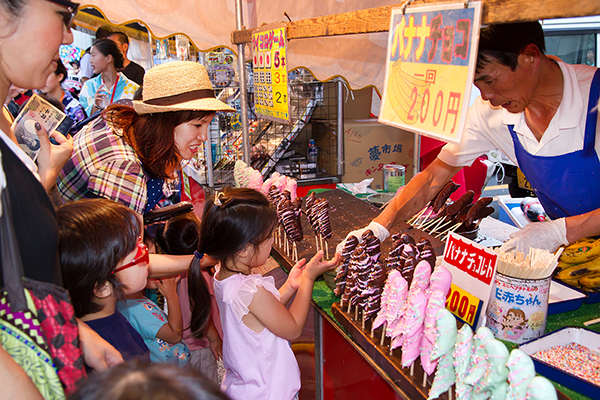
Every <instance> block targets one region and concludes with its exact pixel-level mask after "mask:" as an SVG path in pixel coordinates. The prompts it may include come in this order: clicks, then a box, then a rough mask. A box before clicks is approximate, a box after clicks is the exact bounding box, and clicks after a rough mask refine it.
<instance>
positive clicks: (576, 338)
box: [519, 327, 600, 399]
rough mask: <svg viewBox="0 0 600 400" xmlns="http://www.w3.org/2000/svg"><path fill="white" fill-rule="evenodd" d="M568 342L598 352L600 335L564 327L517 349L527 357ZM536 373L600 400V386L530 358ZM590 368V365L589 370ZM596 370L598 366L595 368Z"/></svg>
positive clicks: (576, 328) (599, 350)
mask: <svg viewBox="0 0 600 400" xmlns="http://www.w3.org/2000/svg"><path fill="white" fill-rule="evenodd" d="M570 342H575V343H579V344H581V345H583V346H585V347H587V348H588V349H590V350H592V351H595V352H600V334H599V333H596V332H594V331H591V330H589V329H585V328H579V327H565V328H562V329H559V330H557V331H554V332H552V333H549V334H547V335H544V336H542V337H540V338H538V339H535V340H532V341H529V342H527V343H524V344H522V345H521V346H520V347H519V348H520V349H521V350H522V351H523V352H525V353H526V354H528V355H530V356H531V355H532V354H533V353H535V352H536V351H540V350H544V349H547V348H550V347H553V346H560V345H566V344H568V343H570ZM531 359H532V360H533V363H534V364H535V370H536V372H537V373H539V374H541V375H544V376H545V377H546V378H548V379H550V380H553V381H555V382H558V383H560V384H562V385H564V386H566V387H568V388H570V389H573V390H575V391H577V392H579V393H581V394H583V395H585V396H588V397H590V398H592V399H600V386H598V385H595V384H593V383H592V382H589V381H586V380H584V379H582V378H579V377H577V376H575V375H573V374H572V373H570V372H567V371H564V370H561V369H558V368H556V367H553V366H551V365H550V364H547V363H545V362H543V361H539V360H536V359H535V358H533V357H531ZM591 367H592V366H591V365H590V368H591ZM596 368H598V366H596Z"/></svg>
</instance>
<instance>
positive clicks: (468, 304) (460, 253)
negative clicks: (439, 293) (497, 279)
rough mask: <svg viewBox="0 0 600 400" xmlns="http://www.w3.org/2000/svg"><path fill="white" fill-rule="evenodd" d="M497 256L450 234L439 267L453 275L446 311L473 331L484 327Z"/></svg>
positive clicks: (467, 240)
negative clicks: (484, 316)
mask: <svg viewBox="0 0 600 400" xmlns="http://www.w3.org/2000/svg"><path fill="white" fill-rule="evenodd" d="M497 261H498V255H497V254H496V252H495V251H493V250H490V249H487V248H486V247H483V246H481V245H479V244H477V243H475V242H473V241H471V240H469V239H466V238H464V237H462V236H459V235H457V234H455V233H450V235H449V236H448V240H447V241H446V247H445V249H444V258H443V260H442V265H443V266H444V267H446V268H448V270H449V271H450V272H451V273H452V288H451V289H450V293H449V294H448V297H447V299H446V308H447V309H448V310H450V311H451V312H452V313H453V314H454V315H455V316H456V317H457V318H458V319H460V320H461V321H463V322H464V323H466V324H469V325H470V326H471V327H472V328H473V330H476V329H477V328H479V327H480V326H481V325H482V323H483V315H485V311H486V309H487V305H488V301H489V298H490V293H491V292H492V284H493V283H494V276H495V275H496V265H497Z"/></svg>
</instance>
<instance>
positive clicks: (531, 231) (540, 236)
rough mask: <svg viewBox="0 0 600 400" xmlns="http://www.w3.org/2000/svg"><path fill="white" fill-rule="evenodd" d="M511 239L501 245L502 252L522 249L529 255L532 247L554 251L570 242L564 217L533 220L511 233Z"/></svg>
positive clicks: (521, 250)
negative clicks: (551, 219)
mask: <svg viewBox="0 0 600 400" xmlns="http://www.w3.org/2000/svg"><path fill="white" fill-rule="evenodd" d="M510 237H511V239H510V240H509V241H508V242H506V243H504V244H503V245H502V247H500V252H508V251H513V250H516V251H520V252H522V253H523V254H525V255H527V254H528V253H529V249H530V248H531V247H533V248H536V249H544V250H548V251H549V252H551V253H554V252H555V251H556V249H558V247H559V246H562V245H563V244H569V241H568V240H567V226H566V224H565V219H564V218H559V219H556V220H554V221H543V222H532V223H530V224H527V225H526V226H525V227H524V228H523V229H521V230H520V231H517V232H515V233H513V234H512V235H510Z"/></svg>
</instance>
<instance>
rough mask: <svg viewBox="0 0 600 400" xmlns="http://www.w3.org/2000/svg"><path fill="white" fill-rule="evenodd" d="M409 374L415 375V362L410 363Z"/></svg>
mask: <svg viewBox="0 0 600 400" xmlns="http://www.w3.org/2000/svg"><path fill="white" fill-rule="evenodd" d="M410 376H415V362H414V361H413V363H412V364H410Z"/></svg>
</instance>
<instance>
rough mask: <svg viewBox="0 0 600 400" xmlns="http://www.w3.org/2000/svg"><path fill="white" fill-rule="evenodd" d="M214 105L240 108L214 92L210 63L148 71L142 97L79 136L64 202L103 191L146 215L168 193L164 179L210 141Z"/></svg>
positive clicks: (63, 182)
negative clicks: (207, 66) (164, 185)
mask: <svg viewBox="0 0 600 400" xmlns="http://www.w3.org/2000/svg"><path fill="white" fill-rule="evenodd" d="M216 111H234V110H233V109H232V108H231V107H229V106H228V105H226V104H225V103H223V102H221V101H219V100H217V99H216V98H215V94H214V91H213V89H212V85H211V83H210V80H209V79H208V74H207V72H206V69H205V68H204V67H203V66H202V65H200V64H198V63H194V62H184V61H180V62H172V63H167V64H161V65H159V66H156V67H154V68H152V69H150V70H149V71H148V72H147V73H146V75H145V76H144V90H143V100H142V101H134V102H133V107H131V106H126V105H122V104H113V105H111V106H109V107H108V108H107V109H106V110H105V111H104V112H103V118H100V119H98V120H96V121H95V122H93V123H91V124H89V125H88V126H86V127H85V128H84V129H83V130H82V131H81V132H79V133H78V134H77V137H76V138H75V143H74V152H73V156H72V157H71V159H70V160H69V161H68V162H67V164H66V165H65V167H64V168H63V170H62V172H61V174H60V176H59V180H60V182H59V184H58V188H59V190H60V193H61V195H62V198H63V200H65V201H66V200H77V199H80V198H94V197H104V198H107V199H111V200H115V201H118V202H119V203H122V204H124V205H126V206H127V207H129V208H131V209H133V210H134V211H136V212H137V213H139V214H140V215H142V214H144V213H146V212H148V211H150V210H151V209H153V208H154V206H155V205H156V204H157V203H158V201H159V200H160V198H161V197H162V185H163V182H164V179H168V178H173V177H175V176H176V174H177V171H178V170H179V168H180V162H181V160H189V159H191V158H192V157H193V156H194V154H195V153H196V152H197V151H198V150H199V149H200V147H201V145H202V143H203V142H204V141H206V140H207V135H208V126H209V124H210V121H211V120H212V119H213V117H214V115H215V112H216Z"/></svg>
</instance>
